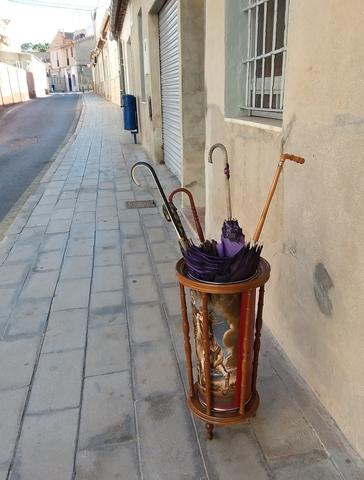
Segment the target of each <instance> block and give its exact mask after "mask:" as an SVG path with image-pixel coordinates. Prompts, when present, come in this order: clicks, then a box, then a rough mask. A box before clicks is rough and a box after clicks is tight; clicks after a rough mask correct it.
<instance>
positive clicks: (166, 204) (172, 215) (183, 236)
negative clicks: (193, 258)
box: [130, 162, 190, 249]
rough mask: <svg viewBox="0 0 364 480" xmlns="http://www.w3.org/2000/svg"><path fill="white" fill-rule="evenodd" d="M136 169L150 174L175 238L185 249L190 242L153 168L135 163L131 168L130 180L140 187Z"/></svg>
mask: <svg viewBox="0 0 364 480" xmlns="http://www.w3.org/2000/svg"><path fill="white" fill-rule="evenodd" d="M138 167H144V168H147V169H148V170H149V171H150V173H151V174H152V177H153V180H154V181H155V184H156V185H157V188H158V191H159V194H160V196H161V197H162V200H163V204H164V209H165V210H166V211H167V213H168V216H169V218H170V219H171V221H172V224H173V226H174V229H175V230H176V233H177V236H178V241H179V243H180V245H181V247H182V248H183V249H186V248H187V247H188V246H189V244H190V242H189V240H188V239H187V236H186V232H185V231H184V229H183V226H182V223H181V220H180V218H179V216H178V214H177V210H175V209H173V208H172V207H171V205H170V204H169V202H168V200H167V197H166V195H165V193H164V191H163V188H162V186H161V184H160V182H159V179H158V177H157V174H156V173H155V170H154V168H153V167H152V166H151V165H150V164H149V163H147V162H136V163H135V164H134V165H133V166H132V168H131V172H130V173H131V178H132V180H133V182H134V183H135V184H136V185H138V186H140V183H139V181H138V180H137V178H136V176H135V170H136V169H137V168H138Z"/></svg>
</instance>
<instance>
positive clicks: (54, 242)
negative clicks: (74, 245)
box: [39, 233, 68, 252]
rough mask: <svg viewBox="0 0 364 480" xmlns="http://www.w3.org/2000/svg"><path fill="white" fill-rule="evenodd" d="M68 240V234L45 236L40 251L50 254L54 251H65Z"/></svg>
mask: <svg viewBox="0 0 364 480" xmlns="http://www.w3.org/2000/svg"><path fill="white" fill-rule="evenodd" d="M67 238H68V235H67V233H53V234H47V235H44V238H43V241H42V243H41V246H40V248H39V251H40V252H48V251H52V250H64V248H65V246H66V242H67Z"/></svg>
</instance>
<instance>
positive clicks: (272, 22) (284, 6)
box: [242, 0, 289, 118]
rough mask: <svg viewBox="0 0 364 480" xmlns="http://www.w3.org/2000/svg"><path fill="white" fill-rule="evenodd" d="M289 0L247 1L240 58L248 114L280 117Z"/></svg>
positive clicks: (245, 107)
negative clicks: (245, 31)
mask: <svg viewBox="0 0 364 480" xmlns="http://www.w3.org/2000/svg"><path fill="white" fill-rule="evenodd" d="M288 1H289V0H247V3H248V5H246V6H245V8H243V9H242V14H243V15H245V16H246V17H247V18H246V19H245V25H247V37H246V39H247V49H246V55H245V57H243V65H244V69H243V76H245V79H243V81H242V83H243V84H245V92H244V105H243V106H242V109H243V110H245V111H246V112H247V113H248V115H258V116H264V117H273V118H281V116H282V112H283V94H284V71H285V63H286V53H287V17H288V15H287V13H288Z"/></svg>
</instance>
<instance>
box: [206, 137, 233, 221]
mask: <svg viewBox="0 0 364 480" xmlns="http://www.w3.org/2000/svg"><path fill="white" fill-rule="evenodd" d="M216 148H219V149H220V150H222V152H223V154H224V162H225V167H224V175H225V194H226V205H227V217H228V220H231V219H232V213H231V195H230V166H229V162H228V153H227V150H226V147H225V145H224V144H222V143H214V144H213V145H212V146H211V147H210V150H209V153H208V161H209V163H212V154H213V152H214V150H215V149H216Z"/></svg>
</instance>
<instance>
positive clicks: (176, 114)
mask: <svg viewBox="0 0 364 480" xmlns="http://www.w3.org/2000/svg"><path fill="white" fill-rule="evenodd" d="M178 20H179V19H178V0H168V1H167V2H166V3H165V4H164V6H163V8H162V9H161V10H160V12H159V52H160V68H161V99H162V136H163V150H164V162H165V164H166V166H167V167H168V168H169V169H170V170H171V171H172V172H173V173H174V174H175V175H176V176H177V177H178V178H179V179H181V172H182V167H181V163H182V160H181V157H182V154H181V143H182V142H181V136H182V135H181V133H182V127H181V126H182V119H181V98H180V95H181V92H180V83H181V82H180V44H179V27H178V24H179V21H178Z"/></svg>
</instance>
